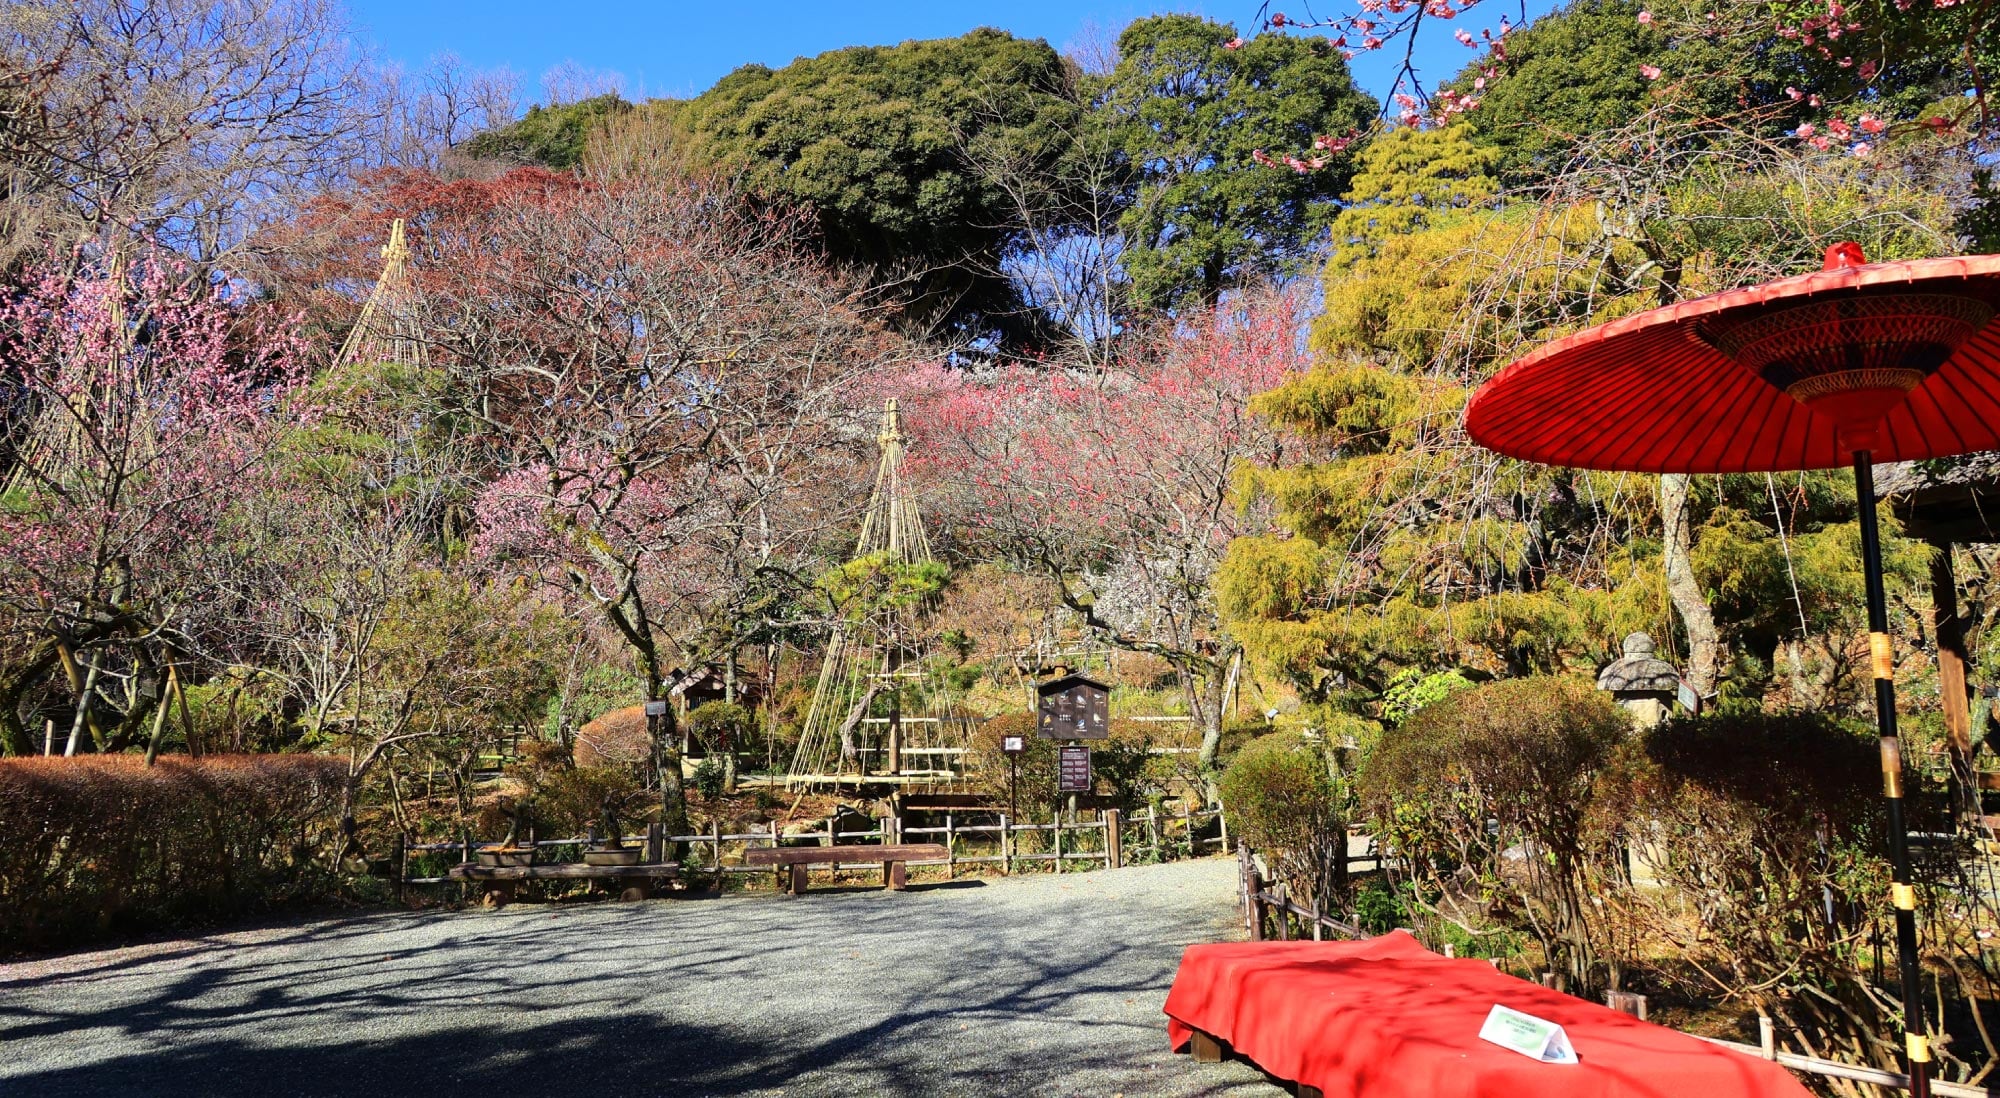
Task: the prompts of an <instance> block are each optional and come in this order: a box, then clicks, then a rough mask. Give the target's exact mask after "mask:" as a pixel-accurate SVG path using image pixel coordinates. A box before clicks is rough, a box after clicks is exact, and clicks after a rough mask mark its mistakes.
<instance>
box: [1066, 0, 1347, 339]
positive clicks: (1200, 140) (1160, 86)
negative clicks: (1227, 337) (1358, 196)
mask: <svg viewBox="0 0 2000 1098" xmlns="http://www.w3.org/2000/svg"><path fill="white" fill-rule="evenodd" d="M1118 52H1119V59H1118V65H1117V67H1116V68H1115V69H1114V70H1113V71H1112V73H1111V74H1110V76H1109V77H1108V78H1107V79H1106V81H1105V83H1104V86H1103V88H1102V92H1101V94H1100V96H1099V98H1098V103H1099V104H1100V108H1101V109H1102V110H1104V111H1105V112H1107V113H1108V115H1109V116H1110V119H1111V124H1112V125H1114V126H1115V127H1116V128H1117V129H1116V132H1117V134H1118V137H1119V146H1120V149H1121V150H1122V152H1123V155H1124V157H1125V158H1126V160H1127V162H1128V167H1129V169H1130V171H1131V173H1132V175H1133V177H1134V191H1133V194H1132V198H1131V207H1130V208H1129V209H1128V210H1127V211H1126V213H1125V215H1124V217H1123V219H1122V220H1121V222H1120V227H1121V228H1122V229H1123V230H1124V234H1125V244H1126V249H1125V263H1126V267H1127V269H1128V270H1129V272H1130V274H1131V277H1132V285H1133V289H1134V292H1135V294H1136V296H1137V297H1138V298H1139V300H1140V301H1141V302H1143V303H1145V304H1148V305H1151V306H1154V307H1162V308H1165V307H1172V306H1174V305H1176V304H1178V303H1179V302H1181V301H1183V300H1184V299H1192V300H1194V301H1198V302H1213V301H1214V300H1216V298H1217V297H1219V296H1220V295H1221V293H1222V292H1223V291H1224V290H1225V289H1228V288H1229V287H1231V286H1235V285H1238V284H1241V283H1243V282H1246V281H1251V280H1255V279H1257V278H1260V277H1264V276H1267V275H1270V274H1274V273H1282V272H1286V271H1291V270H1295V269H1297V267H1298V265H1299V264H1300V263H1301V261H1303V260H1304V259H1305V257H1306V256H1307V255H1308V254H1309V253H1310V252H1311V251H1312V249H1313V247H1314V245H1315V244H1316V243H1317V242H1318V241H1319V240H1320V239H1322V234H1323V233H1325V231H1326V228H1327V226H1328V224H1329V223H1330V222H1331V221H1332V219H1333V216H1334V214H1335V213H1336V212H1337V211H1338V209H1339V204H1338V202H1337V201H1336V199H1337V198H1338V196H1339V195H1340V193H1341V192H1342V191H1344V190H1345V189H1346V188H1347V182H1348V179H1349V177H1350V176H1351V175H1352V172H1353V167H1352V163H1351V160H1350V158H1349V155H1348V154H1345V153H1343V154H1339V155H1336V156H1333V157H1331V158H1329V160H1328V163H1327V164H1326V165H1325V166H1324V167H1322V168H1320V169H1318V170H1308V171H1298V172H1292V171H1285V170H1283V169H1281V168H1280V169H1273V168H1271V167H1268V166H1266V165H1264V164H1260V163H1258V162H1257V160H1256V159H1255V157H1254V156H1253V154H1255V153H1258V152H1269V153H1291V152H1297V153H1299V154H1305V153H1306V152H1307V151H1308V150H1311V149H1312V148H1313V139H1314V138H1315V137H1319V136H1326V135H1332V136H1339V135H1345V134H1348V133H1349V132H1351V131H1354V130H1357V129H1359V128H1361V127H1363V126H1366V125H1367V124H1368V122H1369V121H1370V120H1371V119H1372V118H1373V117H1374V114H1375V104H1374V101H1373V100H1371V99H1369V98H1368V96H1366V95H1364V94H1363V93H1362V92H1361V91H1360V90H1359V89H1357V88H1356V87H1355V86H1354V81H1353V79H1352V78H1351V77H1350V75H1349V74H1348V71H1347V63H1346V62H1345V61H1344V60H1342V58H1341V56H1340V54H1339V52H1338V51H1336V50H1334V49H1333V48H1332V47H1330V46H1329V45H1328V44H1327V43H1326V41H1325V40H1323V39H1318V38H1295V37H1291V36H1289V35H1283V34H1261V35H1258V36H1257V37H1255V38H1251V39H1248V40H1243V39H1239V38H1238V37H1237V34H1236V31H1235V29H1234V28H1233V27H1231V26H1229V25H1228V24H1225V23H1215V22H1211V21H1209V20H1206V19H1203V18H1200V17H1199V16H1193V15H1163V16H1155V17H1153V18H1150V19H1141V20H1139V21H1138V22H1135V23H1133V24H1132V25H1131V26H1129V27H1127V28H1125V32H1124V33H1123V34H1121V35H1119V36H1118Z"/></svg>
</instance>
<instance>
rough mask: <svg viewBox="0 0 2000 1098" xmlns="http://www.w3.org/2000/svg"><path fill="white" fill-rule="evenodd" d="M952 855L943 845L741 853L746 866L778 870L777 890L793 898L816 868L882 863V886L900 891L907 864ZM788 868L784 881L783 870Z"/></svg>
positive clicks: (788, 848) (786, 848)
mask: <svg viewBox="0 0 2000 1098" xmlns="http://www.w3.org/2000/svg"><path fill="white" fill-rule="evenodd" d="M950 855H951V852H950V851H948V850H946V849H945V848H944V844H943V843H903V844H902V845H900V846H782V847H775V848H773V847H757V848H754V849H751V850H747V851H745V852H744V854H743V864H745V865H768V866H774V867H778V870H779V873H778V884H779V887H781V888H783V889H784V890H785V891H787V892H789V893H791V894H792V895H794V896H797V895H798V894H800V893H802V892H804V891H805V890H806V870H807V867H809V866H815V865H869V864H872V863H875V862H880V863H882V887H883V888H886V889H888V890H890V891H892V892H900V891H902V889H903V886H904V885H906V884H908V883H909V873H908V871H907V870H905V868H904V864H905V863H907V862H926V861H940V862H941V861H944V860H945V859H946V858H948V857H950ZM786 866H790V867H791V875H790V876H791V879H790V881H789V882H787V880H786V879H785V873H784V867H786Z"/></svg>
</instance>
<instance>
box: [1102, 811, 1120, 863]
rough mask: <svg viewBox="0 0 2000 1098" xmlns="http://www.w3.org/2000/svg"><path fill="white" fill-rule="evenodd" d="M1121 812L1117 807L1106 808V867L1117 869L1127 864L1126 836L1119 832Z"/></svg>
mask: <svg viewBox="0 0 2000 1098" xmlns="http://www.w3.org/2000/svg"><path fill="white" fill-rule="evenodd" d="M1118 824H1119V812H1118V810H1117V809H1115V808H1107V809H1105V810H1104V868H1106V869H1117V868H1118V867H1119V866H1122V865H1124V864H1125V836H1124V835H1122V834H1120V833H1119V828H1118Z"/></svg>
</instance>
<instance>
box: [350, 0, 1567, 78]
mask: <svg viewBox="0 0 2000 1098" xmlns="http://www.w3.org/2000/svg"><path fill="white" fill-rule="evenodd" d="M1273 6H1274V8H1276V9H1277V10H1280V11H1283V10H1285V9H1286V5H1285V3H1284V2H1283V0H1278V2H1276V3H1274V5H1273ZM1525 6H1526V10H1527V13H1528V15H1530V16H1534V15H1539V14H1541V13H1542V12H1544V11H1546V10H1548V9H1549V8H1551V7H1553V6H1554V4H1553V2H1552V0H1527V3H1526V5H1525ZM347 7H348V12H349V15H350V17H351V19H352V21H353V24H354V31H355V34H356V36H357V37H358V38H360V39H361V40H362V41H364V42H369V43H373V45H374V46H375V48H376V49H377V51H378V52H379V53H380V55H381V56H383V57H384V58H386V59H390V60H395V61H400V62H402V63H403V64H404V65H406V66H407V67H409V68H413V69H414V68H419V67H421V66H422V65H423V64H424V63H425V62H426V61H428V60H429V59H430V58H431V57H432V56H433V55H436V54H439V53H444V52H451V53H456V54H457V55H458V56H459V57H461V58H463V59H464V60H465V61H466V62H467V63H468V64H469V65H471V66H472V67H474V68H498V67H506V68H509V69H512V70H513V71H514V72H516V73H518V74H519V75H520V77H521V85H522V87H521V90H522V95H523V97H524V99H525V100H527V101H534V100H537V99H539V98H541V94H540V89H541V78H542V74H543V73H544V72H546V71H547V70H549V69H551V68H554V67H555V66H557V65H560V64H562V63H563V62H565V61H568V62H574V63H575V64H576V65H578V66H581V67H583V68H585V69H592V70H600V71H606V72H615V73H617V74H619V75H620V76H621V77H622V78H623V81H624V85H625V89H626V95H627V97H628V98H631V97H638V98H648V97H654V96H686V95H693V94H695V93H697V92H700V91H701V90H703V89H704V88H707V87H708V86H709V85H711V84H713V83H715V81H716V80H717V79H718V78H720V77H721V76H722V75H723V74H724V73H727V72H728V71H730V70H731V69H733V68H735V67H737V66H738V65H744V64H748V63H750V62H762V63H763V64H766V65H771V66H773V67H777V66H782V65H784V64H786V63H788V62H790V61H791V60H792V59H793V58H795V57H800V56H805V55H810V54H815V53H820V52H822V51H825V50H830V49H838V48H840V47H842V46H857V45H887V44H892V43H895V42H900V41H903V40H904V39H908V38H942V37H949V36H952V35H958V34H963V33H965V32H966V31H968V30H971V29H973V28H974V27H980V26H994V27H1000V28H1002V29H1004V30H1007V31H1011V32H1012V33H1014V34H1016V35H1018V36H1021V37H1026V38H1044V39H1047V40H1048V42H1049V44H1051V45H1053V46H1055V47H1056V48H1057V49H1065V48H1067V47H1069V46H1070V45H1071V44H1072V43H1076V42H1079V41H1081V40H1083V39H1084V38H1086V37H1087V36H1088V35H1090V34H1091V33H1093V30H1094V31H1095V33H1097V34H1100V35H1101V36H1103V37H1105V38H1112V37H1115V36H1116V35H1117V32H1118V29H1119V28H1121V27H1123V26H1124V25H1125V24H1127V23H1129V22H1131V21H1132V20H1134V19H1136V18H1139V17H1141V16H1144V15H1149V14H1152V13H1154V12H1158V11H1193V12H1197V13H1199V14H1202V15H1206V16H1208V17H1209V18H1212V19H1217V20H1222V21H1226V22H1233V23H1235V24H1236V25H1237V26H1239V27H1243V28H1246V29H1247V28H1248V25H1249V24H1250V23H1251V21H1252V20H1253V19H1254V18H1255V17H1256V13H1257V5H1256V3H1255V2H1254V0H1237V2H1233V3H1232V2H1229V0H1222V2H1210V3H1206V4H1199V3H1190V4H1186V5H1169V6H1164V7H1163V6H1159V5H1156V4H1133V3H1123V2H1120V0H1012V2H997V0H965V2H946V0H931V2H927V3H926V2H921V0H866V2H862V0H855V2H845V3H843V2H841V0H821V2H819V3H801V2H798V0H770V2H768V3H760V4H756V5H744V4H732V3H727V2H717V3H689V2H683V0H655V2H622V3H613V2H609V0H568V2H567V3H549V2H548V0H533V2H531V0H481V2H476V3H475V2H467V0H348V3H347ZM1347 8H1348V5H1341V4H1339V3H1337V2H1335V3H1328V2H1325V0H1322V3H1320V4H1318V5H1315V10H1317V11H1318V12H1319V13H1320V14H1321V15H1322V16H1325V15H1329V14H1332V13H1334V12H1336V11H1341V10H1347ZM1521 10H1522V0H1504V2H1503V0H1489V2H1488V3H1487V4H1486V5H1483V6H1482V7H1480V8H1477V9H1474V11H1472V12H1471V13H1470V14H1468V15H1467V16H1466V17H1464V18H1463V19H1461V20H1460V21H1459V22H1458V23H1455V24H1439V25H1436V26H1435V29H1434V30H1433V31H1432V32H1431V33H1429V34H1427V35H1426V36H1425V40H1424V41H1422V42H1420V43H1419V44H1418V62H1419V65H1420V67H1421V68H1422V69H1423V73H1424V78H1425V80H1426V81H1433V80H1438V79H1442V78H1445V77H1448V76H1450V75H1451V74H1452V73H1455V72H1456V71H1458V69H1459V67H1460V66H1462V65H1464V64H1465V63H1466V61H1467V60H1469V59H1470V58H1471V57H1472V56H1473V51H1471V50H1468V49H1466V48H1465V47H1464V46H1461V45H1459V44H1458V43H1456V42H1454V41H1452V39H1451V27H1452V26H1465V27H1467V28H1468V29H1470V30H1472V31H1474V32H1475V33H1476V32H1477V31H1478V29H1479V28H1481V27H1488V26H1494V25H1496V24H1497V23H1498V21H1499V18H1500V16H1501V15H1502V14H1503V13H1504V14H1506V15H1507V16H1508V17H1509V18H1510V19H1512V20H1514V21H1516V22H1519V21H1520V13H1521ZM1303 11H1304V5H1294V7H1293V10H1292V11H1290V12H1289V14H1294V15H1297V14H1301V13H1303ZM1394 67H1395V65H1394V61H1392V60H1391V59H1389V58H1386V57H1381V56H1370V55H1364V57H1363V58H1361V59H1358V60H1357V61H1356V63H1355V68H1356V73H1357V75H1358V77H1359V78H1360V80H1361V83H1362V85H1363V86H1364V87H1366V88H1367V89H1368V90H1369V91H1370V92H1373V93H1375V94H1377V95H1380V94H1382V93H1383V92H1384V91H1385V90H1386V87H1385V86H1386V84H1387V83H1388V80H1389V78H1390V75H1391V74H1392V73H1393V71H1394Z"/></svg>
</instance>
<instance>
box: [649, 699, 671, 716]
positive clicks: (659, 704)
mask: <svg viewBox="0 0 2000 1098" xmlns="http://www.w3.org/2000/svg"><path fill="white" fill-rule="evenodd" d="M646 715H647V716H649V717H664V716H666V715H667V700H666V699H665V698H661V699H659V700H658V701H649V702H647V703H646Z"/></svg>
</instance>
